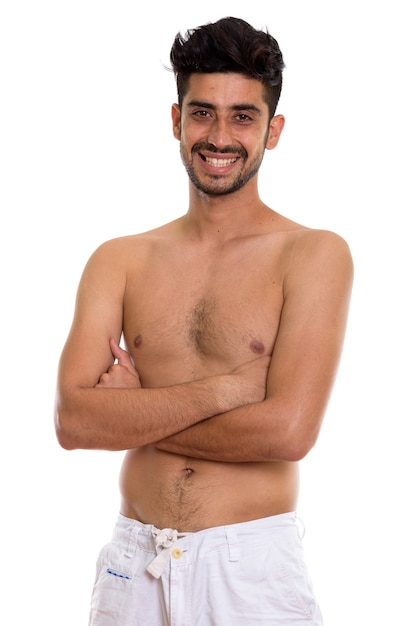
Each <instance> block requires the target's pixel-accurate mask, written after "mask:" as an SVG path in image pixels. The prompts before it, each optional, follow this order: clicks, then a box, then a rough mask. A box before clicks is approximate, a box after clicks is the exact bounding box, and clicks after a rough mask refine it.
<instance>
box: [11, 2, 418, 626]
mask: <svg viewBox="0 0 418 626" xmlns="http://www.w3.org/2000/svg"><path fill="white" fill-rule="evenodd" d="M413 5H414V3H413V2H412V1H411V2H407V1H406V0H397V1H396V2H394V1H393V2H386V1H384V0H381V1H379V2H378V1H377V0H376V1H372V0H352V1H351V2H337V1H332V0H328V1H326V0H322V1H321V0H319V1H317V2H315V1H311V0H299V1H296V0H293V1H292V0H283V1H281V0H275V2H272V1H271V0H258V2H256V3H252V4H251V5H249V3H247V4H245V5H244V4H243V3H242V2H237V1H235V0H223V1H222V2H216V1H212V2H210V3H201V2H189V1H187V0H186V1H185V2H181V3H170V4H166V3H163V4H162V3H145V4H143V3H140V2H139V1H137V2H133V1H124V0H119V1H118V2H116V1H106V0H100V1H99V0H82V1H81V0H72V1H71V2H69V1H58V0H50V1H47V0H37V1H33V2H32V1H29V0H28V1H26V2H25V1H23V0H5V1H4V2H3V3H2V5H1V9H0V64H1V65H0V90H1V98H0V108H1V111H0V125H1V127H0V132H1V136H0V158H1V171H0V176H1V180H0V193H1V197H0V202H1V230H0V237H1V256H2V258H1V274H2V275H1V294H2V303H1V315H2V323H1V329H2V335H1V347H2V353H3V354H2V365H1V368H2V371H1V381H2V385H1V392H2V397H1V406H2V409H1V411H2V419H1V441H2V446H1V474H0V476H1V496H2V504H3V507H2V510H3V513H2V516H1V542H2V545H1V547H0V554H1V557H2V560H1V567H0V570H1V574H0V575H1V580H0V585H1V597H2V600H1V603H0V622H1V623H2V624H7V625H8V626H14V625H16V626H22V625H23V624H56V625H58V624H59V625H60V626H76V625H77V626H78V625H82V624H85V623H86V622H87V614H88V606H89V598H90V592H91V586H92V582H93V576H94V565H95V560H96V556H97V552H98V550H99V548H100V547H101V545H102V544H103V543H104V542H105V541H107V540H108V537H109V535H110V532H111V529H112V527H113V523H114V521H115V517H116V513H117V509H118V468H119V464H120V460H121V455H120V454H119V453H108V452H90V451H74V452H65V451H63V450H61V449H60V448H59V447H58V444H57V443H56V440H55V436H54V432H53V423H52V406H53V396H54V387H55V373H56V367H57V362H58V358H59V354H60V351H61V348H62V345H63V343H64V340H65V338H66V335H67V332H68V329H69V325H70V322H71V318H72V312H73V304H74V296H75V290H76V287H77V284H78V280H79V277H80V274H81V271H82V269H83V267H84V264H85V262H86V261H87V258H88V256H89V255H90V253H91V252H92V251H93V250H94V249H95V248H96V247H97V245H99V244H100V243H101V242H102V241H104V240H106V239H109V238H111V237H114V236H118V235H124V234H130V233H134V232H139V231H144V230H147V229H149V228H151V227H154V226H156V225H158V224H161V223H163V222H166V221H169V220H170V219H172V218H174V217H177V216H178V215H180V214H182V213H184V212H185V210H186V208H187V177H186V174H185V173H184V171H183V167H182V165H181V163H180V159H179V156H178V144H177V142H176V141H175V140H174V139H173V138H172V135H171V124H170V106H171V103H172V102H173V101H174V100H175V99H176V92H175V84H174V78H173V76H172V74H171V73H170V72H168V71H166V69H164V67H163V66H164V65H167V64H168V62H169V51H170V47H171V43H172V40H173V38H174V35H175V34H176V33H177V31H179V30H181V31H184V30H185V29H186V28H189V27H194V26H197V25H200V24H202V23H205V22H207V21H213V20H216V19H218V18H220V17H224V16H226V15H235V16H238V17H242V18H244V19H247V20H248V21H250V22H251V23H252V24H253V25H254V26H256V27H257V28H263V27H264V26H267V27H268V29H269V30H270V32H271V33H272V34H273V35H274V36H275V37H276V38H277V39H278V41H279V43H280V46H281V48H282V50H283V54H284V58H285V62H286V66H287V69H286V70H285V77H284V87H283V96H282V99H281V102H280V103H279V108H278V111H279V112H281V113H283V114H284V115H285V116H286V120H287V122H286V127H285V130H284V133H283V135H282V138H281V141H280V144H279V146H278V148H277V149H276V150H274V151H273V152H268V153H267V154H266V157H265V160H264V164H263V166H262V171H261V172H260V193H261V196H262V197H263V199H264V200H265V201H266V202H267V203H268V204H269V205H270V206H272V207H273V208H274V209H276V210H277V211H279V212H281V213H283V214H284V215H286V216H288V217H290V218H292V219H294V220H296V221H299V222H302V223H304V224H306V225H308V226H312V227H318V228H328V229H330V230H335V231H337V232H338V233H339V234H341V235H342V236H343V237H345V238H346V239H347V241H348V242H349V244H350V246H351V249H352V253H353V257H354V260H355V267H356V277H355V286H354V292H353V298H352V307H351V314H350V321H349V326H348V331H347V337H346V345H345V350H344V354H343V359H342V362H341V367H340V373H339V377H338V380H337V383H336V386H335V390H334V395H333V397H332V400H331V403H330V405H329V409H328V412H327V416H326V419H325V422H324V426H323V430H322V433H321V436H320V439H319V441H318V444H317V445H316V447H315V448H314V450H313V451H312V452H311V453H310V455H309V456H308V457H307V458H306V459H305V460H304V461H303V462H302V491H301V498H300V506H299V510H300V514H301V516H302V517H303V518H304V521H305V524H306V526H307V533H306V538H305V546H306V551H307V558H308V562H309V565H310V569H311V574H312V578H313V579H314V583H315V587H316V591H317V595H318V597H319V599H320V601H321V604H322V608H323V613H324V616H325V619H326V624H327V626H353V625H354V624H355V626H371V625H378V626H400V625H402V626H403V625H408V626H409V625H410V624H413V623H415V620H416V593H417V579H416V578H417V577H416V562H417V556H418V555H417V540H416V528H417V522H418V518H417V512H416V476H417V463H416V453H415V448H416V443H415V442H416V435H415V430H414V426H415V422H416V418H417V402H416V390H415V389H416V387H415V383H416V378H417V365H416V351H417V331H416V320H417V304H416V293H415V292H416V286H417V254H416V244H415V241H416V228H415V218H416V211H417V208H418V203H417V200H418V198H417V141H418V132H417V111H418V100H417V95H416V94H417V92H416V82H417V60H418V46H417V39H416V21H415V18H414V15H413ZM6 615H7V616H8V617H7V618H6V617H5V616H6ZM225 626H227V625H225Z"/></svg>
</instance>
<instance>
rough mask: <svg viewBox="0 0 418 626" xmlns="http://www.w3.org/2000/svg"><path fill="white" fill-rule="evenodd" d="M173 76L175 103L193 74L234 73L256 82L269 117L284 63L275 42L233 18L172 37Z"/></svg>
mask: <svg viewBox="0 0 418 626" xmlns="http://www.w3.org/2000/svg"><path fill="white" fill-rule="evenodd" d="M170 60H171V66H172V69H173V72H174V73H175V75H176V80H177V93H178V98H179V105H180V107H181V106H182V102H183V98H184V96H185V94H186V93H187V90H188V81H189V78H190V75H191V74H194V73H208V74H210V73H215V72H216V73H229V72H233V73H238V74H243V75H244V76H247V77H248V78H253V79H256V80H258V81H260V82H261V83H262V84H263V87H264V96H265V102H266V104H267V105H268V109H269V115H270V118H272V117H273V115H274V114H275V111H276V107H277V103H278V101H279V98H280V93H281V89H282V72H283V69H284V67H285V66H284V62H283V57H282V53H281V51H280V48H279V45H278V43H277V41H276V40H275V39H274V37H272V36H271V35H270V34H269V33H268V32H264V31H261V30H255V28H253V27H252V26H250V24H248V23H247V22H245V21H244V20H241V19H239V18H235V17H226V18H223V19H221V20H219V21H217V22H214V23H212V24H205V25H204V26H200V27H198V28H195V29H190V30H188V31H187V32H186V34H185V35H184V36H183V35H181V34H180V33H178V34H177V35H176V37H175V40H174V43H173V46H172V48H171V54H170Z"/></svg>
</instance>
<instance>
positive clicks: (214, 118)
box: [172, 73, 284, 195]
mask: <svg viewBox="0 0 418 626" xmlns="http://www.w3.org/2000/svg"><path fill="white" fill-rule="evenodd" d="M172 117H173V130H174V136H175V137H176V138H177V139H179V140H180V153H181V158H182V160H183V163H184V166H185V168H186V170H187V173H188V175H189V177H190V180H191V181H192V183H193V184H194V185H195V187H196V188H197V189H199V190H200V191H202V192H204V193H206V194H208V195H224V194H228V193H232V192H234V191H237V190H238V189H240V188H241V187H243V186H244V185H245V184H246V183H247V182H248V181H249V180H250V179H251V178H253V176H254V175H255V174H256V173H257V172H258V169H259V167H260V165H261V162H262V160H263V156H264V150H265V149H266V148H272V147H274V146H275V145H276V144H277V141H278V135H280V131H281V127H282V123H281V122H280V119H281V120H282V121H284V120H283V118H282V116H275V117H274V118H273V120H272V121H271V123H270V124H269V119H268V107H267V104H266V103H265V101H264V100H263V86H262V84H261V83H260V82H259V81H257V80H254V79H251V78H247V77H245V76H243V75H242V74H234V73H231V74H223V73H214V74H192V75H191V77H190V80H189V90H188V92H187V94H186V96H185V98H184V100H183V105H182V110H181V111H180V110H179V107H178V105H173V110H172ZM279 122H280V123H279ZM280 124H281V125H280ZM277 125H279V126H280V131H279V132H278V135H277ZM276 135H277V136H276ZM273 136H274V137H273Z"/></svg>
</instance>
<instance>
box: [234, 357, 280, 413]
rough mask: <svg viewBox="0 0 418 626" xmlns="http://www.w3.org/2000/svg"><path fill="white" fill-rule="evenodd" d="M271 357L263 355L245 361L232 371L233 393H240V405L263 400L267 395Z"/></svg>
mask: <svg viewBox="0 0 418 626" xmlns="http://www.w3.org/2000/svg"><path fill="white" fill-rule="evenodd" d="M270 361H271V358H270V357H269V356H262V357H259V358H258V359H253V360H252V361H247V362H246V363H243V364H242V365H240V366H239V367H237V368H236V369H234V370H233V371H232V372H231V380H232V383H233V385H234V388H233V389H231V393H232V394H238V398H239V405H241V406H243V405H245V404H253V403H254V402H262V401H263V400H264V399H265V397H266V381H267V373H268V369H269V365H270Z"/></svg>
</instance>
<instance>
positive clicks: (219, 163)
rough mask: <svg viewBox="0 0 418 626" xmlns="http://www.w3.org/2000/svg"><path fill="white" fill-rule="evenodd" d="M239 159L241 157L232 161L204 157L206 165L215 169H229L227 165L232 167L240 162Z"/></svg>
mask: <svg viewBox="0 0 418 626" xmlns="http://www.w3.org/2000/svg"><path fill="white" fill-rule="evenodd" d="M202 156H203V155H202ZM238 158H239V157H234V158H232V159H216V158H214V157H205V156H203V159H204V160H205V161H206V163H208V164H209V165H212V166H213V167H227V165H231V164H232V163H235V162H236V161H238Z"/></svg>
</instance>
